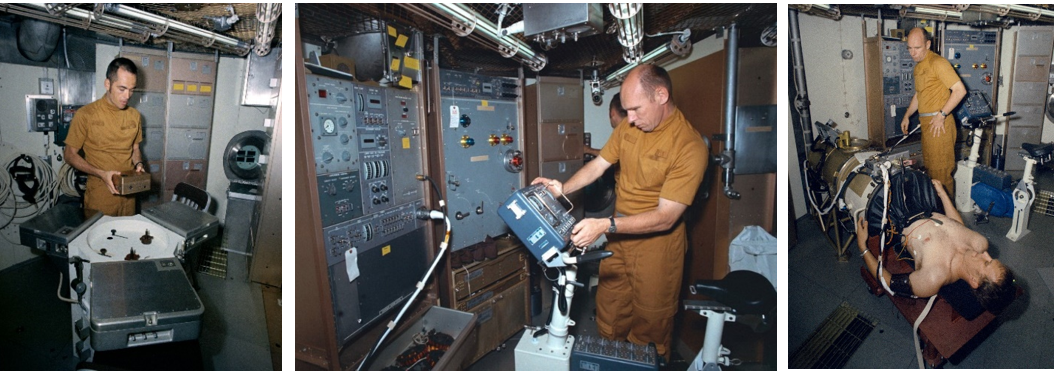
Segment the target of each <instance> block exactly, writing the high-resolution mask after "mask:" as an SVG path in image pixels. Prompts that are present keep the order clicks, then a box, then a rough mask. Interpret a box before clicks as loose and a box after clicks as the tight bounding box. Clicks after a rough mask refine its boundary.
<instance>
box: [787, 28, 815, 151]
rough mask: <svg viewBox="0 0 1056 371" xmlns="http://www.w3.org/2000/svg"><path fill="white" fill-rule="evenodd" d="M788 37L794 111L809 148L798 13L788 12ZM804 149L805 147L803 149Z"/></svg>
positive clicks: (805, 72) (811, 134)
mask: <svg viewBox="0 0 1056 371" xmlns="http://www.w3.org/2000/svg"><path fill="white" fill-rule="evenodd" d="M788 36H789V40H788V41H789V43H790V45H791V47H792V77H793V81H794V82H795V85H796V100H795V103H794V104H795V109H796V112H797V113H799V127H800V130H802V131H803V145H804V146H809V145H810V143H811V142H812V141H813V138H814V134H813V130H812V127H811V123H813V122H814V121H812V120H811V118H810V96H809V95H808V94H807V70H806V68H805V66H804V64H803V38H802V37H801V36H800V34H799V12H797V11H796V10H795V9H789V10H788ZM804 148H806V147H804Z"/></svg>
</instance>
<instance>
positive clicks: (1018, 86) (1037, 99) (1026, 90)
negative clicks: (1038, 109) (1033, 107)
mask: <svg viewBox="0 0 1056 371" xmlns="http://www.w3.org/2000/svg"><path fill="white" fill-rule="evenodd" d="M1047 89H1048V83H1047V82H1029V81H1016V82H1015V83H1014V84H1013V85H1012V103H1013V104H1039V105H1040V104H1044V103H1045V93H1046V92H1047Z"/></svg>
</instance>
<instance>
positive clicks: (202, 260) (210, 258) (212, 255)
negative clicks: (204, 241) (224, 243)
mask: <svg viewBox="0 0 1056 371" xmlns="http://www.w3.org/2000/svg"><path fill="white" fill-rule="evenodd" d="M203 248H204V249H205V251H202V255H201V257H199V258H198V273H204V274H207V275H210V276H214V277H219V278H226V277H227V252H226V251H224V250H223V249H221V248H220V246H218V245H215V244H212V245H209V246H205V247H203Z"/></svg>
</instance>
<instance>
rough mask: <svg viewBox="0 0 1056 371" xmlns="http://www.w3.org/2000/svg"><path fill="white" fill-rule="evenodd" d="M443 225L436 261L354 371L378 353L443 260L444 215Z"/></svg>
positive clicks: (446, 221) (448, 236) (448, 223)
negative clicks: (441, 239)
mask: <svg viewBox="0 0 1056 371" xmlns="http://www.w3.org/2000/svg"><path fill="white" fill-rule="evenodd" d="M434 212H436V211H434ZM437 213H438V212H437ZM444 225H446V226H447V232H445V233H444V242H442V243H440V251H439V252H437V253H436V259H433V264H432V265H430V266H429V270H428V271H426V272H425V275H424V276H422V280H421V281H418V284H417V287H418V288H417V289H415V290H414V293H413V294H411V296H410V297H409V298H407V303H405V304H404V305H403V308H401V309H400V313H399V314H397V315H396V318H395V319H393V320H392V322H389V324H388V326H387V327H388V328H387V329H385V333H383V334H381V338H379V339H378V342H377V343H375V344H374V348H373V349H371V351H370V353H367V356H366V357H364V358H363V361H362V362H360V363H359V366H358V367H356V371H359V370H360V369H362V368H363V365H365V364H366V363H367V361H368V360H369V359H370V357H371V356H372V355H373V354H374V353H376V352H377V351H378V348H380V347H381V344H382V343H383V342H384V341H385V337H387V336H389V333H390V332H392V329H394V328H396V324H397V323H399V322H400V319H402V318H403V315H404V313H406V312H407V308H409V307H410V306H411V304H412V303H414V298H415V297H417V296H418V294H419V293H421V292H422V289H423V288H424V287H425V283H426V282H427V281H429V277H430V276H432V275H433V270H434V269H436V264H437V263H440V260H442V259H443V258H444V255H445V254H444V253H445V252H447V243H448V240H450V239H451V220H450V219H448V218H447V215H444Z"/></svg>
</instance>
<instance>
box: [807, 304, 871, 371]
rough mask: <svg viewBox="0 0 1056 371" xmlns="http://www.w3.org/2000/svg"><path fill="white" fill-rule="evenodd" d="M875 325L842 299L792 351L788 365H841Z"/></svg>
mask: <svg viewBox="0 0 1056 371" xmlns="http://www.w3.org/2000/svg"><path fill="white" fill-rule="evenodd" d="M876 325H877V322H876V321H875V320H872V319H870V318H868V317H866V316H865V314H864V313H861V312H859V311H858V310H857V309H855V308H854V307H851V305H850V304H847V302H844V303H842V304H840V306H839V307H838V308H836V310H835V311H833V312H832V314H830V315H829V317H828V318H826V319H825V320H824V321H822V323H821V325H819V326H818V328H817V329H816V330H814V333H813V334H811V335H810V338H808V339H807V341H806V342H804V343H803V345H801V346H800V347H799V349H796V351H795V353H792V356H791V360H790V361H789V364H788V367H789V368H843V367H844V365H846V364H847V361H848V360H850V359H851V356H852V355H854V351H855V350H857V349H858V346H860V345H862V342H864V341H865V338H866V337H867V336H869V333H870V332H872V331H873V328H875V327H876Z"/></svg>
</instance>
